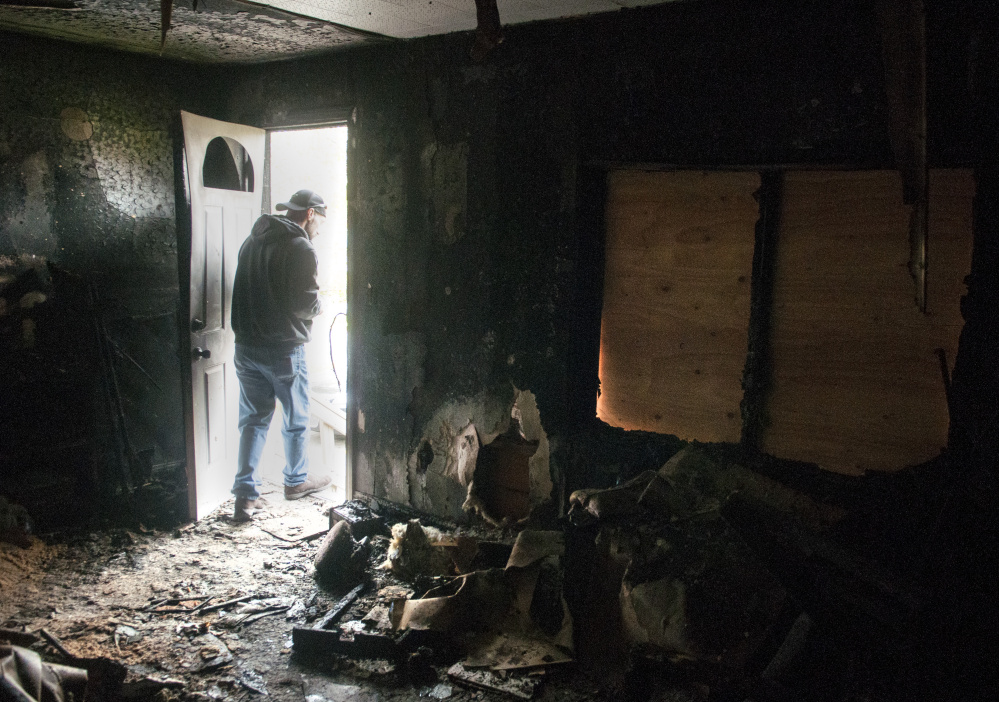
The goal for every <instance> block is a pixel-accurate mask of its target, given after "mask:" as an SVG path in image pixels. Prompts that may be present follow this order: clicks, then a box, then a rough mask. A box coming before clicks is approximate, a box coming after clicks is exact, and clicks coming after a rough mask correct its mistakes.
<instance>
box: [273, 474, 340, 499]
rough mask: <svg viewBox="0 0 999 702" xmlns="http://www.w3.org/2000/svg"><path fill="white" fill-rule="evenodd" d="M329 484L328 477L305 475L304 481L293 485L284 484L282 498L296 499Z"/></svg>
mask: <svg viewBox="0 0 999 702" xmlns="http://www.w3.org/2000/svg"><path fill="white" fill-rule="evenodd" d="M329 484H330V478H313V477H311V476H306V478H305V482H304V483H301V484H299V485H295V486H288V485H285V486H284V499H286V500H298V499H301V498H303V497H305V496H306V495H311V494H312V493H314V492H319V491H320V490H322V489H323V488H324V487H326V486H327V485H329Z"/></svg>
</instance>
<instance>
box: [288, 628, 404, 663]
mask: <svg viewBox="0 0 999 702" xmlns="http://www.w3.org/2000/svg"><path fill="white" fill-rule="evenodd" d="M291 640H292V649H293V650H294V653H295V655H296V656H298V657H302V658H327V657H329V656H347V657H348V658H385V659H389V660H394V659H395V658H396V657H398V655H399V646H398V644H397V643H396V642H395V640H394V639H392V638H390V637H388V636H384V635H382V634H363V633H355V634H351V635H347V634H343V633H342V632H340V631H330V630H328V629H309V628H305V627H295V628H294V629H292V632H291Z"/></svg>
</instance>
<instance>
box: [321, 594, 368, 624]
mask: <svg viewBox="0 0 999 702" xmlns="http://www.w3.org/2000/svg"><path fill="white" fill-rule="evenodd" d="M366 587H367V583H361V584H360V585H358V586H357V587H355V588H354V589H353V590H351V591H350V592H348V593H347V594H346V595H344V596H343V597H342V598H340V601H339V602H337V603H336V604H335V605H333V608H332V609H331V610H330V611H329V612H327V613H326V614H325V615H323V618H322V619H320V620H319V621H318V622H316V625H315V626H314V627H313V629H330V628H331V627H333V626H334V625H335V624H336V623H337V622H338V621H339V620H340V617H342V616H343V613H344V612H346V611H347V608H348V607H350V606H351V605H352V604H354V603H355V602H356V601H357V598H358V597H360V596H361V593H362V592H363V591H364V588H366Z"/></svg>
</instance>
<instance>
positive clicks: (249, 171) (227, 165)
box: [201, 137, 253, 193]
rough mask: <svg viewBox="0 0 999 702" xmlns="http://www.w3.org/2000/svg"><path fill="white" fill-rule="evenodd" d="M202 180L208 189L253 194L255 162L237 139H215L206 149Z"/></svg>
mask: <svg viewBox="0 0 999 702" xmlns="http://www.w3.org/2000/svg"><path fill="white" fill-rule="evenodd" d="M201 179H202V182H203V183H204V186H205V187H206V188H219V189H220V190H239V191H242V192H245V193H252V192H253V162H252V161H251V160H250V154H249V153H248V152H247V151H246V149H245V148H243V145H242V144H240V143H239V142H238V141H236V140H235V139H230V138H229V137H215V138H214V139H212V140H211V141H210V142H209V143H208V148H207V149H205V165H204V167H203V168H202V169H201Z"/></svg>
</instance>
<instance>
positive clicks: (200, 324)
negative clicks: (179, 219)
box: [181, 112, 265, 519]
mask: <svg viewBox="0 0 999 702" xmlns="http://www.w3.org/2000/svg"><path fill="white" fill-rule="evenodd" d="M181 118H182V120H183V125H184V149H185V154H186V158H187V186H188V192H189V193H190V197H191V306H190V311H189V319H188V322H189V329H190V353H191V392H190V395H189V398H190V400H189V406H188V407H187V408H186V412H185V414H186V416H187V482H188V508H189V511H190V514H191V516H192V517H193V518H194V519H201V518H202V517H204V516H205V515H207V514H208V513H209V512H211V511H212V510H214V509H215V508H217V507H218V506H219V505H220V504H222V502H224V501H225V500H226V499H227V498H228V497H229V490H230V489H231V488H232V482H233V478H234V477H235V475H236V454H237V450H238V445H239V434H238V429H237V426H236V424H237V421H238V416H239V383H238V381H237V380H236V371H235V369H234V368H233V363H232V357H233V348H234V336H233V333H232V329H231V327H230V324H229V319H230V311H231V307H232V300H231V298H232V283H233V279H234V278H235V274H236V257H237V254H238V253H239V247H240V245H241V244H242V243H243V240H244V239H245V238H246V237H247V236H248V235H249V233H250V228H251V227H252V226H253V222H254V221H255V220H256V218H257V217H258V216H259V215H260V213H261V205H262V196H261V192H262V188H263V174H264V141H265V132H264V130H262V129H256V128H254V127H247V126H244V125H241V124H230V123H228V122H220V121H218V120H214V119H208V118H207V117H199V116H198V115H192V114H190V113H188V112H181Z"/></svg>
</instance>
